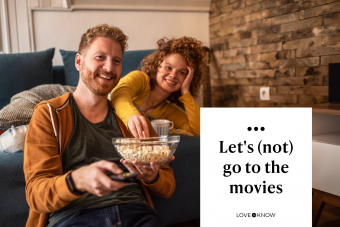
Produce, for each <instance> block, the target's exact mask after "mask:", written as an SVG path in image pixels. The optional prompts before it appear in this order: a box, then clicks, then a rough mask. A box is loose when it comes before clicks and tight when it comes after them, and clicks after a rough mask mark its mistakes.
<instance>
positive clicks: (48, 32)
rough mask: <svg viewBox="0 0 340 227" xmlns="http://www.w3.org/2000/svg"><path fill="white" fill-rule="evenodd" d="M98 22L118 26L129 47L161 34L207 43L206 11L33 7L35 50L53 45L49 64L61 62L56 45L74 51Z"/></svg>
mask: <svg viewBox="0 0 340 227" xmlns="http://www.w3.org/2000/svg"><path fill="white" fill-rule="evenodd" d="M101 23H107V24H109V25H114V26H117V27H119V28H121V29H122V30H123V31H124V33H125V34H126V35H127V36H129V41H128V43H129V50H142V49H154V48H156V41H157V40H158V39H160V38H161V37H164V36H166V37H181V36H191V37H195V38H197V39H199V40H201V41H202V42H203V43H204V44H205V45H206V46H209V14H208V13H207V12H169V11H168V12H167V11H158V12H157V11H113V10H109V11H104V10H79V11H78V10H76V11H33V28H34V29H33V30H34V42H35V50H36V51H40V50H45V49H48V48H51V47H55V48H56V53H55V56H54V60H53V64H54V65H62V64H63V63H62V58H61V55H60V53H59V49H64V50H75V51H76V50H77V49H78V45H79V41H80V37H81V35H82V34H83V33H85V32H86V30H87V29H88V28H90V27H93V26H95V25H98V24H101Z"/></svg>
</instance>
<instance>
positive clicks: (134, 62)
mask: <svg viewBox="0 0 340 227" xmlns="http://www.w3.org/2000/svg"><path fill="white" fill-rule="evenodd" d="M154 51H155V50H133V51H125V53H124V57H123V65H122V77H124V76H125V75H126V74H128V73H129V72H131V71H134V70H137V69H138V67H139V66H140V62H141V61H142V60H143V58H144V57H146V56H148V55H149V54H151V53H152V52H154ZM60 54H61V56H62V58H63V62H64V70H65V82H66V85H70V86H77V85H78V81H79V72H78V70H77V69H76V66H75V58H76V55H77V52H76V51H66V50H60Z"/></svg>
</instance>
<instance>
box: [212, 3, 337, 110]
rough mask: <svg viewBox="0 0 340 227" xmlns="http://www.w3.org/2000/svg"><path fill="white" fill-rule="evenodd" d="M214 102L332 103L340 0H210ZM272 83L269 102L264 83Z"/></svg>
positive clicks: (255, 104) (262, 104) (250, 104)
mask: <svg viewBox="0 0 340 227" xmlns="http://www.w3.org/2000/svg"><path fill="white" fill-rule="evenodd" d="M210 45H211V50H212V59H211V65H210V75H211V86H212V89H211V91H212V105H213V106H215V107H222V106H226V107H229V106H230V107H236V106H237V107H267V106H268V107H273V106H312V105H313V104H316V103H325V102H328V64H329V63H334V62H340V1H339V0H304V1H298V0H222V1H221V0H212V2H211V13H210ZM267 86H268V87H270V101H261V100H260V87H267Z"/></svg>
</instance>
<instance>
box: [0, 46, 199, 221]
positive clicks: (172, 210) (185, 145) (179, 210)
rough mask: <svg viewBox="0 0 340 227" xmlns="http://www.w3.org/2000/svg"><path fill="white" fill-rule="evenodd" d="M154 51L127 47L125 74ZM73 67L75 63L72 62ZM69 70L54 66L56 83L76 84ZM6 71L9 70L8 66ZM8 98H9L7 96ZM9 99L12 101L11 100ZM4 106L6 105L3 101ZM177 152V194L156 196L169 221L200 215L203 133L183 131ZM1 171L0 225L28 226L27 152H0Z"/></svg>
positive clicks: (158, 207) (174, 164)
mask: <svg viewBox="0 0 340 227" xmlns="http://www.w3.org/2000/svg"><path fill="white" fill-rule="evenodd" d="M151 51H152V50H147V51H127V52H126V53H125V54H124V59H123V62H124V63H123V74H122V75H125V74H127V73H128V72H130V71H132V70H136V69H137V68H138V66H139V63H140V61H141V60H142V58H143V57H144V56H145V55H146V54H148V53H150V52H151ZM64 54H65V53H64ZM68 54H71V55H70V56H71V57H70V56H69V61H70V64H72V61H73V65H74V58H73V60H72V54H74V55H75V52H73V53H72V52H69V53H68ZM52 57H53V56H52ZM63 60H64V64H66V63H65V62H66V60H67V59H66V58H65V56H63ZM2 63H3V61H1V56H0V70H1V69H2V70H4V69H3V68H1V64H2ZM7 66H8V65H7ZM69 67H71V66H70V65H69ZM5 69H6V67H5ZM23 70H25V69H23ZM26 70H27V69H26ZM66 70H69V69H67V67H66V65H65V67H64V66H54V67H53V83H59V84H64V85H65V84H66V85H74V84H70V83H67V80H69V78H68V79H67V78H65V74H67V73H69V72H67V71H66ZM6 71H8V67H7V69H6ZM1 73H4V72H0V74H1ZM13 83H20V81H13ZM9 84H11V83H9ZM5 86H6V84H4V83H1V75H0V90H1V89H2V88H4V87H5ZM7 88H8V87H7ZM16 88H17V86H16ZM26 89H27V88H26ZM3 91H4V90H3ZM19 91H20V90H19ZM16 92H18V91H16ZM0 93H1V92H0ZM11 95H13V94H11ZM4 102H7V100H5V101H4ZM7 103H9V100H8V102H7ZM0 108H2V106H1V105H0ZM175 156H176V159H175V161H173V162H171V163H170V166H171V167H172V168H173V170H174V174H175V178H176V190H175V192H174V194H173V196H172V197H171V198H170V199H162V198H157V197H154V196H152V200H153V203H154V205H155V209H156V212H157V213H158V215H159V216H160V217H161V219H162V220H163V222H164V223H165V224H166V225H171V224H175V223H180V222H184V221H188V220H195V219H199V217H200V139H199V137H191V136H183V135H181V142H180V143H179V146H178V148H177V150H176V153H175ZM0 174H1V176H0V226H6V227H7V226H10V227H16V226H18V227H19V226H25V223H26V220H27V217H28V210H29V207H28V205H27V202H26V198H25V179H24V173H23V153H11V154H8V153H2V152H0Z"/></svg>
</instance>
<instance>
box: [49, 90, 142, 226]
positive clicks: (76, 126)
mask: <svg viewBox="0 0 340 227" xmlns="http://www.w3.org/2000/svg"><path fill="white" fill-rule="evenodd" d="M70 105H71V110H72V121H73V130H72V134H71V137H70V140H69V142H68V144H67V145H66V149H65V151H64V153H63V156H62V165H63V173H64V174H65V173H67V172H68V171H70V170H75V169H78V168H80V167H82V166H84V165H89V164H91V163H93V162H97V161H100V160H107V161H111V162H114V163H116V164H117V165H118V167H119V168H121V169H122V170H123V171H124V172H128V170H127V169H126V167H125V166H124V165H122V164H121V163H120V162H119V160H120V157H119V156H118V154H117V152H116V150H115V148H114V146H113V145H112V142H111V139H112V138H113V137H122V136H123V135H122V132H121V130H120V128H119V126H118V123H117V121H116V118H115V115H114V113H113V109H112V107H111V106H110V104H109V110H108V113H107V116H106V117H105V119H104V120H103V121H102V122H99V123H95V124H94V123H92V122H90V121H89V120H87V119H86V118H85V117H84V115H83V114H82V113H81V112H80V110H79V108H78V106H77V104H76V102H75V100H74V98H73V95H71V96H70ZM138 202H146V200H145V198H144V196H143V194H142V191H141V188H140V185H139V184H138V183H137V182H132V183H129V184H128V185H127V186H125V187H124V188H121V189H120V190H119V191H116V192H110V193H109V194H107V195H105V196H103V197H99V196H96V195H92V194H90V193H86V194H85V195H84V196H82V197H80V198H79V199H76V200H74V201H73V202H71V203H70V204H68V205H67V206H65V207H63V208H62V209H60V210H58V211H56V212H53V213H51V214H50V218H49V224H48V227H51V226H54V225H55V224H56V223H58V221H60V220H61V219H63V218H64V217H66V216H68V215H70V214H73V213H75V212H77V211H78V210H79V209H92V208H104V207H109V206H113V205H119V204H127V203H138Z"/></svg>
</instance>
